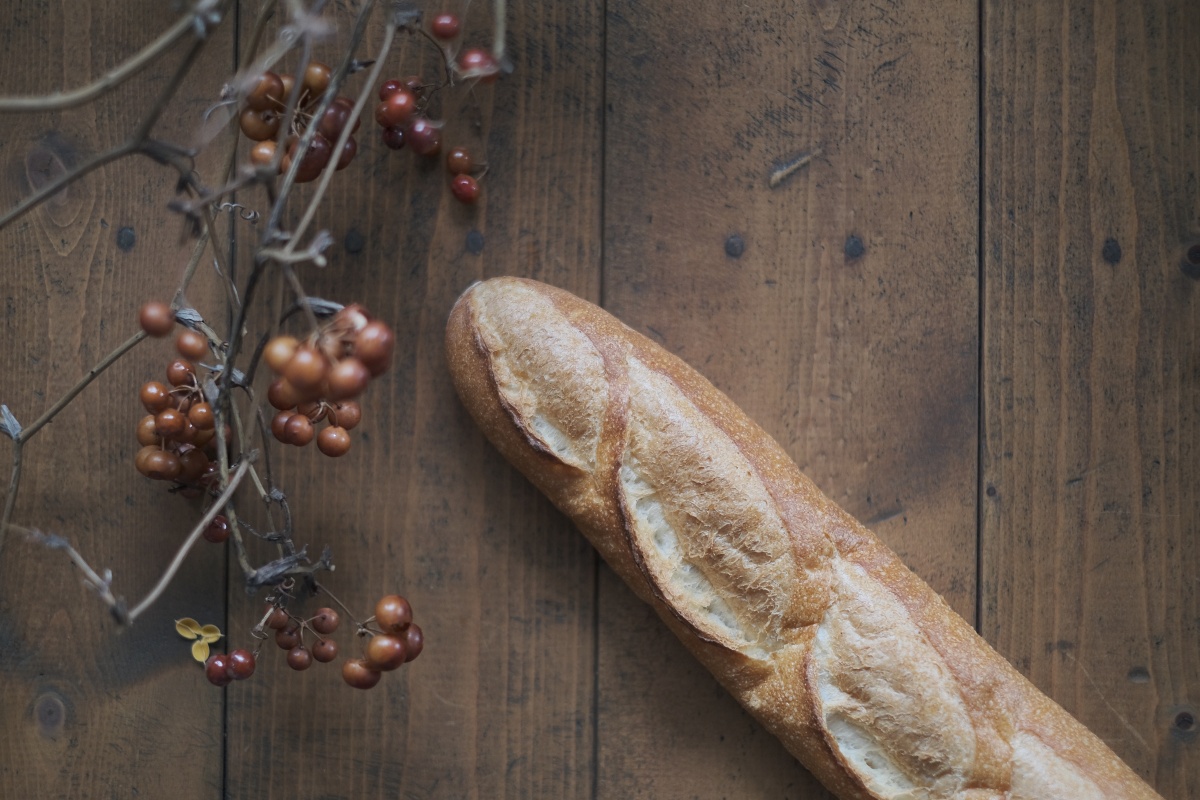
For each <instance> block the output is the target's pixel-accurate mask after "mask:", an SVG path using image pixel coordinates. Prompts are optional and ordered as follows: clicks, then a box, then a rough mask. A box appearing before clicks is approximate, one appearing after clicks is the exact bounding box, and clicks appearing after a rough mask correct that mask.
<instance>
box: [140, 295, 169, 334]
mask: <svg viewBox="0 0 1200 800" xmlns="http://www.w3.org/2000/svg"><path fill="white" fill-rule="evenodd" d="M138 322H139V323H141V326H142V330H144V331H145V332H146V333H148V334H150V335H151V336H156V337H162V336H166V335H167V334H168V333H170V332H171V330H172V329H173V328H174V327H175V312H173V311H172V310H171V307H170V306H168V305H167V304H166V303H159V302H157V301H151V302H149V303H146V304H145V305H143V306H142V308H141V310H140V311H139V312H138Z"/></svg>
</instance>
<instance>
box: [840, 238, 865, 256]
mask: <svg viewBox="0 0 1200 800" xmlns="http://www.w3.org/2000/svg"><path fill="white" fill-rule="evenodd" d="M842 249H843V252H845V254H846V258H849V259H855V258H858V257H859V256H861V255H862V254H863V253H865V252H867V247H866V245H864V244H863V240H862V239H860V238H858V237H857V236H855V235H854V234H850V235H849V236H847V237H846V246H845V247H844V248H842Z"/></svg>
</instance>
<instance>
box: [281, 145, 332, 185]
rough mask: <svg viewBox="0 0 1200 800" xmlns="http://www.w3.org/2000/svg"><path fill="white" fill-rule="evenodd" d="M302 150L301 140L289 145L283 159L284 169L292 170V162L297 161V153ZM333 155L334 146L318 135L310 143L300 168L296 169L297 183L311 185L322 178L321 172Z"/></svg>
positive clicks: (301, 160)
mask: <svg viewBox="0 0 1200 800" xmlns="http://www.w3.org/2000/svg"><path fill="white" fill-rule="evenodd" d="M299 148H300V140H299V139H298V138H297V139H293V140H292V142H291V143H290V144H289V145H288V150H287V155H285V156H284V158H283V168H284V169H285V170H286V169H290V168H291V165H292V160H293V159H295V157H296V153H297V151H298V150H299ZM331 155H333V145H331V144H330V143H329V140H328V139H326V138H325V137H324V136H321V135H320V134H317V135H316V136H314V137H313V138H312V141H311V142H309V143H308V149H307V150H305V151H304V156H303V157H302V158H301V159H300V166H299V167H298V168H297V169H296V182H297V183H310V182H312V181H315V180H316V179H317V178H319V177H320V176H321V170H323V169H325V165H326V164H328V163H329V158H330V156H331Z"/></svg>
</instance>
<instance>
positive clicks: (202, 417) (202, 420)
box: [187, 403, 217, 431]
mask: <svg viewBox="0 0 1200 800" xmlns="http://www.w3.org/2000/svg"><path fill="white" fill-rule="evenodd" d="M187 415H188V420H190V421H191V423H192V424H193V425H195V426H196V427H197V428H199V429H200V430H202V431H210V430H212V429H213V428H214V427H215V426H216V424H217V418H216V416H215V415H214V414H213V410H212V406H211V405H209V404H208V403H196V404H195V405H194V406H192V407H191V408H189V409H188V414H187Z"/></svg>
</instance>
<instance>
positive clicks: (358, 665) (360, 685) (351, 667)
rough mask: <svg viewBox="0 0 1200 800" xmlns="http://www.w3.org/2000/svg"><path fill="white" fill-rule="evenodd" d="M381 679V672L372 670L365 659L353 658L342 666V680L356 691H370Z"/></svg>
mask: <svg viewBox="0 0 1200 800" xmlns="http://www.w3.org/2000/svg"><path fill="white" fill-rule="evenodd" d="M381 677H383V676H382V674H381V673H380V672H379V670H377V669H372V668H371V666H370V665H368V664H367V662H366V660H365V659H361V658H351V659H349V660H347V661H346V663H345V664H342V680H344V681H345V682H346V683H347V684H349V685H350V686H353V687H354V688H355V689H370V688H371V687H372V686H374V685H375V684H377V683H379V679H380V678H381Z"/></svg>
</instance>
